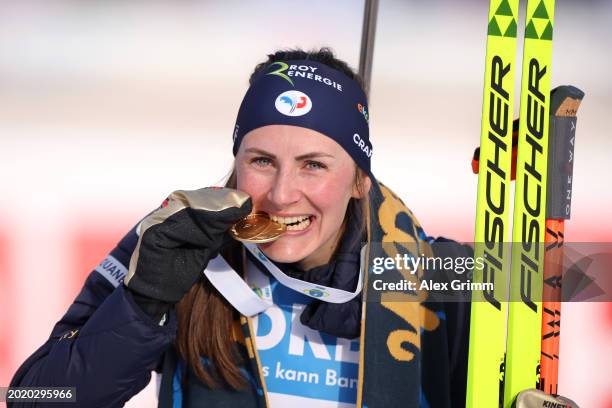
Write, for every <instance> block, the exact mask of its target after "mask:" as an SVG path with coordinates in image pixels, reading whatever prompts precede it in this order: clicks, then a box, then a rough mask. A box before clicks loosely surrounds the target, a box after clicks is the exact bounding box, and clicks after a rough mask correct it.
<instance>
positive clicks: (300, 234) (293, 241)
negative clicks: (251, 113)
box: [236, 125, 370, 269]
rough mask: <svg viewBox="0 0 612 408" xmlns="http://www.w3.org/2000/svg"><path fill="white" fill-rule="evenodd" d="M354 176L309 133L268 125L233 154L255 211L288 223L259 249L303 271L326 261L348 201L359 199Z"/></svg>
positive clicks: (348, 162) (333, 149) (332, 148)
mask: <svg viewBox="0 0 612 408" xmlns="http://www.w3.org/2000/svg"><path fill="white" fill-rule="evenodd" d="M355 172H356V167H355V163H354V161H353V159H352V158H351V157H350V156H349V155H348V153H346V151H345V150H344V149H343V148H342V147H340V145H339V144H338V143H336V142H335V141H333V140H332V139H330V138H328V137H327V136H325V135H323V134H321V133H319V132H316V131H314V130H310V129H306V128H301V127H296V126H288V125H270V126H264V127H261V128H258V129H255V130H253V131H251V132H249V133H248V134H247V135H246V136H245V137H244V139H243V140H242V143H241V145H240V149H239V151H238V153H237V155H236V173H237V188H238V190H241V191H244V192H246V193H248V194H249V195H250V196H251V197H252V200H253V209H254V211H263V212H266V213H268V214H269V215H270V217H271V218H272V219H273V220H274V221H277V222H280V223H283V224H285V225H287V232H285V233H284V234H283V236H282V237H281V238H279V239H278V240H276V241H274V242H271V243H267V244H260V245H259V247H260V248H261V250H262V251H263V252H264V253H265V254H266V256H268V257H269V258H270V259H272V260H274V261H277V262H283V263H292V262H299V263H300V265H301V267H302V268H303V269H310V268H312V267H314V266H318V265H322V264H324V263H327V262H328V261H329V259H330V257H331V255H332V253H333V250H334V249H335V245H336V242H337V241H338V238H339V234H340V227H341V225H342V221H343V220H344V216H345V213H346V208H347V205H348V202H349V200H350V198H351V197H355V198H359V197H360V193H359V190H358V189H357V187H356V185H355ZM369 182H370V181H369V179H367V177H366V181H365V185H364V190H365V191H367V190H368V189H369Z"/></svg>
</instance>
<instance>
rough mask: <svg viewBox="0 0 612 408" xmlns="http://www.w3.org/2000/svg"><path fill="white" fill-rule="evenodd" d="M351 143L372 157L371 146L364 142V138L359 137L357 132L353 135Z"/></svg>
mask: <svg viewBox="0 0 612 408" xmlns="http://www.w3.org/2000/svg"><path fill="white" fill-rule="evenodd" d="M353 143H355V144H356V145H357V147H359V148H360V149H361V151H362V152H364V153H365V155H366V156H368V157H372V148H371V147H370V146H369V145H368V144H367V143H366V142H365V140H363V139H362V138H361V136H359V134H358V133H355V134H354V135H353Z"/></svg>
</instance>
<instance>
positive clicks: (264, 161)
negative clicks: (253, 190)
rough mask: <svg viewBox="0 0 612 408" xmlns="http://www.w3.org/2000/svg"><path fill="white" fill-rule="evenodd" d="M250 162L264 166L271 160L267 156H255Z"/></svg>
mask: <svg viewBox="0 0 612 408" xmlns="http://www.w3.org/2000/svg"><path fill="white" fill-rule="evenodd" d="M251 163H253V164H255V165H256V166H259V167H266V166H269V165H270V164H272V161H271V160H270V159H269V158H267V157H255V158H254V159H253V160H251Z"/></svg>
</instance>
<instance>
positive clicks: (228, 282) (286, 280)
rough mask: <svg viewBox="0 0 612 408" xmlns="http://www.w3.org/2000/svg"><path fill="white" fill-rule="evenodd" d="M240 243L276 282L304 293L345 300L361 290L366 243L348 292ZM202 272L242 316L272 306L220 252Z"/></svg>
mask: <svg viewBox="0 0 612 408" xmlns="http://www.w3.org/2000/svg"><path fill="white" fill-rule="evenodd" d="M243 245H244V246H245V248H246V249H247V250H248V251H249V252H250V253H251V254H253V256H255V257H256V258H257V259H259V260H260V261H261V263H262V265H263V266H264V267H265V268H266V269H267V270H268V272H270V274H271V275H272V276H274V278H276V280H277V281H278V282H279V283H280V284H282V285H284V286H286V287H288V288H290V289H293V290H295V291H296V292H299V293H302V294H304V295H306V296H308V297H311V298H313V299H317V300H321V301H323V302H329V303H346V302H348V301H350V300H351V299H354V298H355V297H356V296H357V295H359V293H361V289H362V285H363V281H362V277H363V268H364V265H365V254H366V251H365V250H366V246H364V247H363V248H361V263H360V265H361V266H360V268H359V278H358V281H357V288H356V289H355V291H354V292H348V291H346V290H342V289H336V288H331V287H328V286H323V285H316V284H314V283H310V282H306V281H303V280H300V279H295V278H292V277H290V276H288V275H286V274H285V273H284V272H283V271H281V270H280V268H278V267H277V266H276V265H275V264H274V263H273V262H272V261H270V260H269V259H268V257H267V256H265V255H264V253H263V252H262V251H261V250H260V249H259V248H258V247H257V245H256V244H253V243H244V244H243ZM251 267H255V268H256V266H255V265H251V262H250V261H249V264H248V270H249V271H250V270H251ZM203 273H204V275H205V276H206V277H207V278H208V280H209V281H210V283H212V285H213V286H214V287H215V288H216V289H217V290H218V291H219V293H221V294H222V295H223V297H225V299H226V300H227V301H228V302H229V303H231V304H232V306H234V307H235V308H236V310H238V311H239V312H240V313H241V314H242V315H244V316H249V317H252V316H255V315H257V314H259V313H261V312H263V311H264V310H266V309H267V308H269V307H270V306H272V302H270V301H268V300H265V299H262V298H261V297H260V296H258V295H257V293H256V292H255V290H257V289H261V288H259V287H250V286H249V285H248V284H247V283H246V282H245V281H244V280H242V278H241V277H240V275H239V274H238V273H237V272H236V271H235V270H234V269H233V268H232V267H231V266H230V265H229V264H228V263H227V262H226V261H225V259H223V257H222V256H220V255H219V256H217V257H216V258H214V259H212V260H211V261H210V262H209V263H208V266H207V267H206V269H204V271H203ZM257 292H259V293H262V291H261V290H257Z"/></svg>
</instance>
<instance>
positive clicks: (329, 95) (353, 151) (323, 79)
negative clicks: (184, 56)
mask: <svg viewBox="0 0 612 408" xmlns="http://www.w3.org/2000/svg"><path fill="white" fill-rule="evenodd" d="M366 106H367V100H366V96H365V94H364V93H363V91H362V90H361V87H360V86H359V84H358V83H357V82H356V81H354V80H352V79H350V78H349V77H348V76H346V75H344V74H343V73H341V72H339V71H336V70H334V69H332V68H330V67H328V66H327V65H324V64H320V63H318V62H314V61H308V60H301V61H287V62H274V63H272V64H270V65H269V66H268V67H267V68H265V69H264V70H263V71H262V72H261V73H259V74H257V76H256V77H255V78H253V82H252V84H251V87H250V88H249V89H248V91H247V92H246V95H245V96H244V99H243V100H242V104H241V105H240V110H239V111H238V118H237V119H236V127H235V129H234V148H233V152H234V155H236V153H237V152H238V148H239V147H240V143H242V139H243V138H244V136H245V135H246V134H247V133H249V132H250V131H251V130H253V129H257V128H260V127H262V126H267V125H292V126H300V127H304V128H308V129H312V130H316V131H317V132H320V133H323V134H324V135H326V136H328V137H330V138H331V139H333V140H335V141H336V142H337V143H338V144H339V145H340V146H342V147H343V148H344V150H346V151H347V153H348V154H349V155H350V156H351V157H352V158H353V160H354V161H355V163H356V164H357V166H359V168H361V169H362V170H364V171H365V172H366V173H367V174H371V172H370V158H371V156H372V144H371V143H370V132H369V127H368V119H369V118H368V109H367V107H366Z"/></svg>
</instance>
